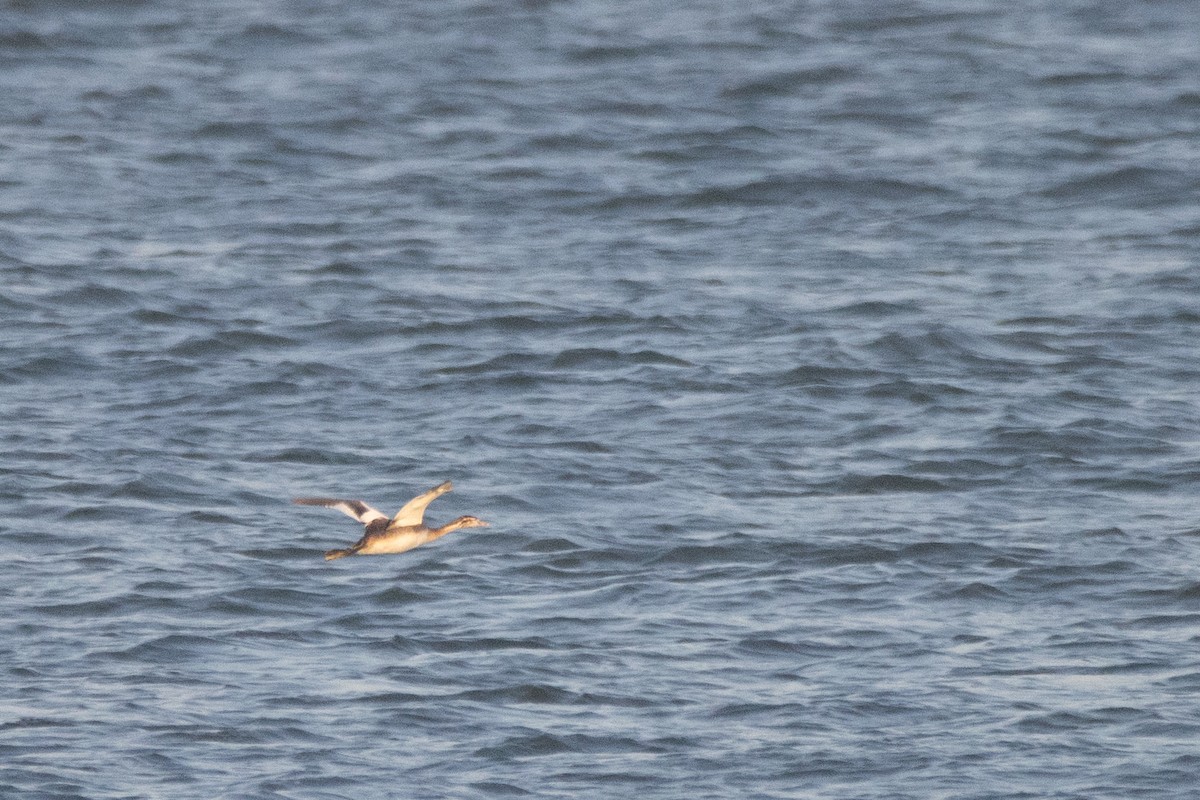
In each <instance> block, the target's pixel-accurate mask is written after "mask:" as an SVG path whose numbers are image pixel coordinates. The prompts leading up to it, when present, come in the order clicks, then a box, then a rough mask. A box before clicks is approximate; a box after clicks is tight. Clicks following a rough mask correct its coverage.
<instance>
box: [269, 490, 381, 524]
mask: <svg viewBox="0 0 1200 800" xmlns="http://www.w3.org/2000/svg"><path fill="white" fill-rule="evenodd" d="M292 502H293V503H295V504H296V505H301V506H323V507H324V508H333V509H336V510H338V511H340V512H342V513H343V514H345V515H346V516H348V517H353V518H354V519H356V520H358V521H359V522H361V523H362V524H363V525H370V524H371V523H372V522H374V521H375V520H379V519H387V514H384V513H383V512H382V511H380V510H379V509H376V508H372V507H371V506H369V505H367V504H366V503H364V502H363V501H362V500H338V499H336V498H333V497H297V498H296V499H295V500H293V501H292Z"/></svg>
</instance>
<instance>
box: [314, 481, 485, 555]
mask: <svg viewBox="0 0 1200 800" xmlns="http://www.w3.org/2000/svg"><path fill="white" fill-rule="evenodd" d="M453 488H454V486H453V485H452V484H451V483H450V481H446V482H445V483H443V484H442V485H440V486H435V487H433V488H432V489H430V490H429V491H428V492H425V493H423V494H419V495H417V496H416V497H414V498H413V499H412V500H409V501H408V502H407V503H405V504H404V507H403V508H401V509H400V510H399V511H397V512H396V516H394V517H391V518H390V519H389V518H388V516H387V515H386V514H384V513H383V512H381V511H379V510H377V509H374V508H372V507H371V506H369V505H367V504H366V503H364V502H363V501H362V500H338V499H336V498H333V497H297V498H296V499H295V500H293V501H292V502H293V503H296V504H297V505H301V506H323V507H325V508H334V509H337V510H338V511H341V512H342V513H343V514H346V515H347V516H351V517H354V518H355V519H356V520H358V521H359V522H361V523H362V524H363V525H365V526H366V528H367V530H366V532H365V533H363V536H362V538H361V539H359V540H358V541H357V542H355V543H354V544H352V545H351V546H350V547H348V548H346V549H344V550H330V551H329V552H327V553H325V560H326V561H333V560H334V559H335V558H344V557H345V556H354V555H361V556H375V555H383V554H385V553H403V552H404V551H406V550H412V549H413V548H414V547H420V546H421V545H423V544H426V543H428V542H432V541H433V540H434V539H439V538H441V537H443V536H445V535H446V534H447V533H450V532H452V531H456V530H458V529H459V528H480V527H487V524H488V523H486V522H484V521H483V520H481V519H479V518H478V517H470V516H466V517H459V518H458V519H456V520H454V521H453V522H448V523H446V524H445V525H443V526H442V527H440V528H429V527H426V525H425V522H424V520H425V508H426V507H427V506H428V505H429V504H430V503H432V502H433V501H434V500H436V499H438V498H439V497H441V496H442V495H444V494H445V493H446V492H448V491H450V490H451V489H453Z"/></svg>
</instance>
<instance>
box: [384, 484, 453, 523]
mask: <svg viewBox="0 0 1200 800" xmlns="http://www.w3.org/2000/svg"><path fill="white" fill-rule="evenodd" d="M453 488H454V484H452V483H451V482H450V481H446V482H445V483H443V484H442V485H441V486H435V487H434V488H432V489H430V490H429V491H428V492H425V494H419V495H417V496H416V497H414V498H413V499H412V500H409V501H408V502H407V503H405V504H404V507H403V508H401V509H400V510H399V511H397V512H396V516H394V517H392V525H393V526H396V527H407V526H409V525H420V524H421V523H422V522H423V521H424V519H425V508H426V507H427V506H428V505H429V504H430V503H432V502H433V501H434V500H437V499H438V498H439V497H441V496H442V495H444V494H445V493H446V492H448V491H450V490H451V489H453Z"/></svg>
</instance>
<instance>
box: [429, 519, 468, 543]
mask: <svg viewBox="0 0 1200 800" xmlns="http://www.w3.org/2000/svg"><path fill="white" fill-rule="evenodd" d="M462 526H463V521H462V520H461V519H456V520H454V521H452V522H447V523H446V524H445V525H443V526H442V527H440V528H434V529H433V531H432V532H433V538H434V539H436V538H438V537H439V536H445V535H446V534H447V533H450V532H452V531H456V530H458V529H459V528H461V527H462Z"/></svg>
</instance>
